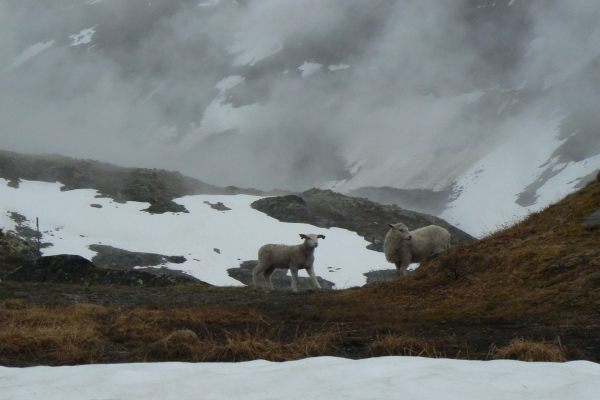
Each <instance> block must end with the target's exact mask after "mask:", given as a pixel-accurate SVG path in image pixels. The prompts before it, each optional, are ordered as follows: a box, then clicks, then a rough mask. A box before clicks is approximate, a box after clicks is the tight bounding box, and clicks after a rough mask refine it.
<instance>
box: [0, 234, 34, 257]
mask: <svg viewBox="0 0 600 400" xmlns="http://www.w3.org/2000/svg"><path fill="white" fill-rule="evenodd" d="M36 257H37V250H36V249H35V248H34V247H33V246H31V245H30V244H29V243H27V242H26V241H25V240H23V239H20V238H17V237H13V236H9V235H5V234H4V233H3V232H2V230H0V262H5V263H6V262H13V261H22V260H34V259H35V258H36Z"/></svg>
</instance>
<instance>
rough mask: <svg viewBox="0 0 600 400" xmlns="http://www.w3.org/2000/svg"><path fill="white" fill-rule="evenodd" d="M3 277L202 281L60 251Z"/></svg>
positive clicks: (87, 282) (97, 281) (61, 280)
mask: <svg viewBox="0 0 600 400" xmlns="http://www.w3.org/2000/svg"><path fill="white" fill-rule="evenodd" d="M4 279H5V280H7V281H16V282H44V283H62V284H78V285H83V286H90V285H125V286H170V285H178V284H182V283H204V282H202V281H200V280H198V279H196V278H193V277H190V276H184V275H173V274H166V273H150V272H145V271H134V270H126V271H124V270H114V269H108V268H100V267H97V266H95V265H94V264H93V263H92V262H91V261H90V260H88V259H86V258H83V257H81V256H77V255H70V254H61V255H56V256H48V257H40V258H38V259H37V260H35V261H31V262H28V263H24V264H23V265H22V266H20V267H18V268H17V269H15V270H14V271H12V272H10V273H8V274H6V275H5V276H4Z"/></svg>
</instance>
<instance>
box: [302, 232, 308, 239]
mask: <svg viewBox="0 0 600 400" xmlns="http://www.w3.org/2000/svg"><path fill="white" fill-rule="evenodd" d="M300 238H301V239H308V237H307V236H306V235H305V234H304V233H301V234H300Z"/></svg>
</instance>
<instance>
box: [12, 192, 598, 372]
mask: <svg viewBox="0 0 600 400" xmlns="http://www.w3.org/2000/svg"><path fill="white" fill-rule="evenodd" d="M598 208H600V184H598V183H591V184H589V185H588V186H586V187H584V188H583V189H581V190H580V191H578V192H576V193H573V194H571V195H568V196H567V197H565V198H564V199H562V200H561V201H559V202H557V203H556V204H554V205H551V206H549V207H547V208H546V209H544V210H543V211H541V212H538V213H535V214H532V215H530V216H529V217H528V218H526V219H525V220H523V221H521V222H519V223H517V224H515V225H514V226H511V227H508V228H506V229H501V230H498V231H497V232H495V233H493V234H490V235H489V236H488V237H486V238H484V239H482V240H480V241H477V242H473V243H470V244H465V245H461V246H457V247H454V248H452V249H451V250H450V251H448V252H446V253H444V254H442V255H441V256H439V257H438V258H435V259H433V260H430V261H428V262H425V263H423V264H422V265H421V267H420V268H419V269H418V270H416V271H415V272H414V273H412V274H409V275H408V276H406V277H404V278H402V279H399V280H397V281H394V282H390V283H385V284H380V285H377V286H374V287H369V288H353V289H347V290H339V291H333V292H302V293H298V294H292V293H290V292H281V291H280V292H274V293H265V292H260V293H258V294H255V293H253V292H252V291H251V290H250V289H249V288H214V287H206V286H202V285H181V286H177V287H169V288H125V287H120V286H111V287H81V286H75V285H50V284H39V283H38V284H25V283H15V282H4V283H0V301H2V302H1V303H0V363H1V364H3V365H35V364H53V365H54V364H76V363H93V362H129V361H141V360H147V361H157V360H184V361H201V360H204V361H240V360H249V359H255V358H265V359H270V360H288V359H297V358H302V357H307V356H316V355H337V356H346V357H352V358H361V357H371V356H378V355H388V354H403V355H422V356H432V357H458V358H470V359H489V358H503V357H508V358H522V359H535V360H554V361H563V360H566V359H589V360H594V361H600V333H599V332H600V329H599V328H600V292H599V290H598V289H599V286H600V226H599V225H596V226H586V225H584V224H583V221H584V220H585V219H586V218H587V217H588V216H589V215H590V214H592V213H593V212H594V211H596V210H597V209H598Z"/></svg>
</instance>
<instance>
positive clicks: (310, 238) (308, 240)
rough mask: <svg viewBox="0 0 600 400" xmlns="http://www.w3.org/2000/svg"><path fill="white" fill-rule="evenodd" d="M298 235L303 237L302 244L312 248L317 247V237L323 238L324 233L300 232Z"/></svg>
mask: <svg viewBox="0 0 600 400" xmlns="http://www.w3.org/2000/svg"><path fill="white" fill-rule="evenodd" d="M300 237H301V238H302V239H304V245H306V246H308V247H311V248H313V249H314V248H315V247H319V239H325V235H316V234H314V233H309V234H308V235H305V234H304V233H301V234H300Z"/></svg>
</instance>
